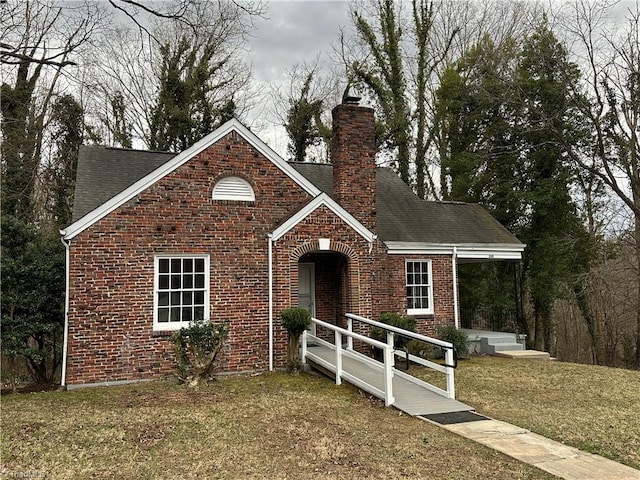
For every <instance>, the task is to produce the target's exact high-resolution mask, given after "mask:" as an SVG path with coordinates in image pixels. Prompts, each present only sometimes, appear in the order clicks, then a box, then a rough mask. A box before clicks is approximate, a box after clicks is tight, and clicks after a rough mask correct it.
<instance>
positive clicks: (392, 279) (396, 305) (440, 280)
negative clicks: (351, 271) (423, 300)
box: [378, 255, 455, 336]
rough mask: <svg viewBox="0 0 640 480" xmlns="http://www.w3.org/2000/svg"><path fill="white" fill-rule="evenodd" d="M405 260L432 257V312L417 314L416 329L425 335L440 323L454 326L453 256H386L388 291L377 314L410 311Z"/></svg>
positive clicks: (431, 332)
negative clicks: (408, 307)
mask: <svg viewBox="0 0 640 480" xmlns="http://www.w3.org/2000/svg"><path fill="white" fill-rule="evenodd" d="M406 260H431V274H432V276H433V279H432V282H433V303H434V305H433V306H434V313H433V315H416V316H415V318H416V320H417V330H418V331H419V332H420V333H422V334H424V335H430V336H431V335H434V333H435V330H436V328H437V327H438V326H441V325H454V322H455V319H454V311H453V309H454V305H453V271H452V264H451V262H452V257H451V256H450V255H389V256H388V257H387V260H386V263H387V271H386V274H385V276H386V277H387V278H388V284H387V286H388V290H387V293H386V302H385V301H384V299H383V300H382V301H381V302H380V306H379V307H378V308H379V309H378V314H379V313H380V312H384V311H390V312H397V313H400V314H403V315H406V314H407V299H406V278H405V261H406Z"/></svg>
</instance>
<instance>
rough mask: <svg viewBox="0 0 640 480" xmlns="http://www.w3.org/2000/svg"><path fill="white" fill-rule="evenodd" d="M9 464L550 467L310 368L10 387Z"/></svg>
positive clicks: (463, 474) (494, 473) (215, 469)
mask: <svg viewBox="0 0 640 480" xmlns="http://www.w3.org/2000/svg"><path fill="white" fill-rule="evenodd" d="M1 448H2V450H1V454H2V457H1V459H2V465H1V469H2V473H4V474H5V475H8V476H9V475H13V476H16V475H18V474H32V475H33V474H34V473H36V474H42V475H44V476H46V478H52V479H77V478H80V479H84V478H95V479H101V478H104V479H107V478H109V479H130V478H136V479H157V478H163V479H172V478H180V479H189V478H207V479H213V478H222V479H226V478H229V479H237V478H267V479H287V478H291V479H299V478H304V479H307V478H311V479H314V478H318V479H323V478H332V479H343V478H344V479H352V478H372V479H377V478H380V479H382V478H389V479H396V478H451V479H477V478H483V479H550V478H554V477H552V476H550V475H547V474H545V473H544V472H541V471H539V470H537V469H535V468H533V467H531V466H529V465H525V464H522V463H520V462H517V461H515V460H513V459H510V458H508V457H505V456H503V455H501V454H499V453H497V452H495V451H493V450H490V449H488V448H485V447H483V446H481V445H478V444H476V443H474V442H471V441H469V440H466V439H463V438H461V437H458V436H456V435H453V434H451V433H449V432H446V431H444V430H442V429H440V428H438V427H435V426H433V425H431V424H429V423H427V422H424V421H421V420H418V419H415V418H411V417H409V416H407V415H403V414H400V413H399V412H398V411H397V410H394V409H392V408H385V407H384V406H382V405H381V404H380V402H379V401H378V400H372V399H371V398H369V397H368V396H366V395H363V394H362V393H360V392H359V391H357V390H356V389H354V388H351V387H348V386H341V387H337V386H335V385H334V384H333V383H332V382H331V381H329V380H327V379H324V378H320V377H317V376H311V375H300V376H298V377H291V376H287V375H283V374H272V375H264V376H256V377H228V378H223V379H221V380H219V381H217V382H214V383H212V384H209V385H206V386H204V387H202V388H200V389H198V390H188V389H186V388H184V387H182V386H179V385H176V384H174V383H170V382H150V383H143V384H136V385H128V386H122V387H105V388H91V389H82V390H75V391H71V392H47V393H34V394H19V395H9V396H5V397H3V398H2V447H1Z"/></svg>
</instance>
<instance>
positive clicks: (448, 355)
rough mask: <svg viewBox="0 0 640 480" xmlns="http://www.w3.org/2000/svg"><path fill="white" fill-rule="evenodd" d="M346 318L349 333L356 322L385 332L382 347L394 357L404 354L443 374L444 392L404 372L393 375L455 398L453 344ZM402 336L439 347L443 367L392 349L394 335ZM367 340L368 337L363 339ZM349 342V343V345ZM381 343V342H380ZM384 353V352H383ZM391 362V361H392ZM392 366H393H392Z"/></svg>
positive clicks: (367, 319) (348, 316)
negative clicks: (441, 353)
mask: <svg viewBox="0 0 640 480" xmlns="http://www.w3.org/2000/svg"><path fill="white" fill-rule="evenodd" d="M346 317H347V331H349V332H351V333H352V332H353V322H354V320H355V321H358V322H362V323H366V324H369V325H371V326H372V327H376V328H380V329H383V330H385V331H386V332H387V343H383V345H385V347H386V348H391V349H392V351H393V352H394V356H393V357H395V355H398V356H400V355H401V354H406V356H407V358H408V359H409V360H411V361H412V362H415V363H417V364H419V365H423V366H425V367H428V368H431V369H433V370H435V371H437V372H440V373H444V374H445V376H446V390H443V389H441V388H438V387H436V386H434V385H431V384H430V383H427V382H423V381H421V380H419V379H417V378H415V377H413V376H411V375H408V374H406V373H404V372H401V371H398V370H395V369H394V370H395V373H396V374H397V375H398V376H402V377H403V378H405V379H407V380H409V381H411V382H413V383H416V384H419V385H422V386H423V387H425V388H427V389H429V390H432V391H434V392H436V393H439V394H441V395H444V396H446V397H447V398H456V394H455V381H454V369H455V368H456V363H457V358H456V355H455V349H454V348H453V344H451V343H449V342H445V341H442V340H439V339H437V338H431V337H427V336H426V335H420V334H419V333H414V332H410V331H408V330H404V329H402V328H398V327H394V326H392V325H388V324H386V323H381V322H377V321H375V320H371V319H369V318H365V317H360V316H359V315H354V314H352V313H347V315H346ZM396 334H397V335H402V336H403V337H406V338H410V339H412V340H419V341H421V342H425V343H428V344H431V345H436V346H438V347H441V348H442V349H443V350H444V359H445V365H440V364H438V363H435V362H430V361H429V360H426V359H424V358H422V357H418V356H416V355H412V354H409V353H408V352H400V351H397V350H395V349H394V337H395V335H396ZM351 338H353V337H351V336H348V337H347V348H351V349H353V343H352V342H353V341H352V340H351ZM365 338H368V337H365ZM349 342H351V343H349ZM380 343H381V342H380ZM385 352H386V350H385ZM392 362H393V360H392ZM392 366H393V365H392Z"/></svg>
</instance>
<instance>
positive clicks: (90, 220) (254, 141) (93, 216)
mask: <svg viewBox="0 0 640 480" xmlns="http://www.w3.org/2000/svg"><path fill="white" fill-rule="evenodd" d="M232 131H235V132H237V133H238V134H239V135H240V136H242V137H243V138H244V139H245V140H246V141H247V142H248V143H249V144H251V145H252V146H253V147H254V148H255V149H256V150H257V151H258V152H260V153H261V154H262V155H264V156H265V157H266V158H267V159H268V160H270V161H271V162H272V163H273V164H274V165H275V166H276V167H278V168H279V169H280V170H281V171H282V172H283V173H285V174H286V175H287V176H288V177H289V178H291V179H292V180H293V181H294V182H296V183H297V184H298V185H300V187H301V188H302V189H304V190H305V191H306V192H307V193H309V195H311V196H314V197H315V196H317V195H319V194H320V190H319V189H318V188H317V187H316V186H315V185H313V183H311V182H310V181H309V180H307V179H306V178H305V177H304V176H303V175H302V174H300V173H298V171H297V170H296V169H294V168H293V167H292V166H291V165H289V164H288V163H287V162H286V161H284V160H283V159H282V158H281V157H280V155H278V154H277V153H276V152H274V151H273V150H272V149H271V148H270V147H269V146H268V145H267V144H266V143H264V142H263V141H262V140H260V139H259V138H258V137H257V136H256V135H255V134H254V133H253V132H251V130H249V129H248V128H247V127H245V126H244V125H242V123H240V122H239V121H238V120H236V119H235V118H234V119H231V120H229V121H228V122H227V123H225V124H224V125H222V126H221V127H220V128H217V129H216V130H215V131H213V132H211V133H210V134H209V135H207V136H206V137H204V138H203V139H202V140H200V141H199V142H197V143H195V144H193V145H192V146H191V147H189V148H188V149H186V150H184V151H183V152H181V153H179V154H177V155H176V156H175V157H173V158H172V159H171V160H169V161H168V162H167V163H165V164H164V165H162V166H160V167H159V168H157V169H155V170H154V171H152V172H151V173H149V174H148V175H146V176H144V177H142V178H141V179H140V180H138V181H137V182H135V183H134V184H133V185H131V186H130V187H128V188H126V189H125V190H123V191H122V192H120V193H119V194H118V195H116V196H115V197H112V198H111V199H110V200H108V201H106V202H105V203H103V204H102V205H100V206H99V207H98V208H96V209H94V210H92V211H91V212H89V213H87V214H86V215H85V216H83V217H82V218H80V219H78V220H77V221H75V222H74V223H73V224H71V225H70V226H68V227H67V228H65V229H64V230H61V231H60V234H61V235H63V237H64V239H65V240H70V239H72V238H73V237H75V236H76V235H78V234H79V233H80V232H82V231H83V230H85V229H86V228H88V227H90V226H91V225H93V224H94V223H96V222H97V221H99V220H100V219H102V218H104V217H105V216H106V215H108V214H109V213H111V212H112V211H113V210H115V209H116V208H118V207H120V206H121V205H123V204H124V203H126V202H128V201H129V200H131V199H132V198H133V197H135V196H136V195H138V194H140V193H141V192H142V191H144V190H145V189H147V188H148V187H150V186H151V185H153V184H154V183H155V182H157V181H158V180H160V179H162V178H163V177H165V176H166V175H168V174H170V173H171V172H173V171H174V170H176V169H177V168H179V167H180V166H182V165H183V164H185V163H186V162H187V161H189V160H190V159H191V158H193V157H194V156H196V155H197V154H199V153H200V152H202V151H203V150H205V149H207V148H208V147H210V146H211V145H212V144H214V143H216V142H217V141H218V140H220V139H222V138H223V137H224V136H226V135H228V134H229V133H231V132H232Z"/></svg>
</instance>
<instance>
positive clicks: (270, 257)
mask: <svg viewBox="0 0 640 480" xmlns="http://www.w3.org/2000/svg"><path fill="white" fill-rule="evenodd" d="M268 242H269V246H268V250H267V251H268V262H269V268H268V276H269V279H268V282H269V286H268V288H269V371H270V372H273V236H272V235H271V234H269V235H268Z"/></svg>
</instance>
